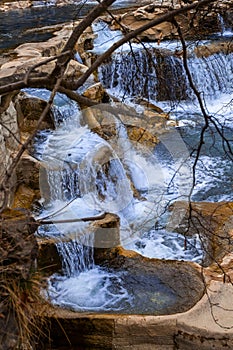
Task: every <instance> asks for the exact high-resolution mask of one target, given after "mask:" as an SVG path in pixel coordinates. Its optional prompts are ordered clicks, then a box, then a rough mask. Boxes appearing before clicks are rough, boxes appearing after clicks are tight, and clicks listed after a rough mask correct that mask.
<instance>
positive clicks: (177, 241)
mask: <svg viewBox="0 0 233 350" xmlns="http://www.w3.org/2000/svg"><path fill="white" fill-rule="evenodd" d="M126 248H127V249H131V250H134V251H136V252H138V253H140V254H141V255H144V256H146V257H148V258H157V259H166V260H169V259H172V260H173V259H175V260H188V261H189V260H191V261H195V262H198V263H201V262H202V258H203V251H202V246H201V242H200V239H199V237H198V236H194V237H188V238H186V240H185V237H184V235H181V234H178V233H175V232H168V231H166V230H165V229H159V230H151V231H149V232H145V233H144V234H143V235H142V236H141V237H140V239H138V240H136V241H135V242H131V243H130V244H128V245H126Z"/></svg>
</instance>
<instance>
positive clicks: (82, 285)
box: [48, 266, 133, 312]
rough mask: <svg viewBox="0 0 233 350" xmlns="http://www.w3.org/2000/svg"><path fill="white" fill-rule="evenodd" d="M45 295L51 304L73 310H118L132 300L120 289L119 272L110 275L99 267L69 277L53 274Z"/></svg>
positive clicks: (123, 288)
mask: <svg viewBox="0 0 233 350" xmlns="http://www.w3.org/2000/svg"><path fill="white" fill-rule="evenodd" d="M48 296H49V298H50V300H51V302H52V304H54V305H59V306H61V307H68V308H71V309H72V310H75V311H102V312H103V311H108V310H111V311H119V310H122V309H124V308H125V307H126V305H125V304H128V306H129V305H130V304H131V303H132V301H133V297H132V295H129V293H128V292H127V289H126V288H125V287H123V286H122V280H121V273H111V272H108V271H106V270H104V269H102V268H100V267H98V266H96V267H94V268H92V269H90V270H86V271H83V272H81V273H80V274H78V275H76V276H71V277H69V278H67V277H66V276H61V275H60V276H59V275H53V276H52V277H51V278H50V280H49V286H48Z"/></svg>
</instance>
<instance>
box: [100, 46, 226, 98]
mask: <svg viewBox="0 0 233 350" xmlns="http://www.w3.org/2000/svg"><path fill="white" fill-rule="evenodd" d="M188 65H189V69H190V72H191V75H192V78H193V81H194V84H195V85H196V86H197V87H198V89H200V90H201V93H202V94H203V95H204V96H205V97H206V98H213V97H215V96H216V94H219V93H232V77H233V54H232V53H231V54H228V55H224V54H222V53H218V54H214V55H210V56H208V57H203V58H198V57H196V56H195V55H194V54H192V55H191V56H190V57H189V58H188ZM99 76H100V80H101V81H102V83H103V84H104V86H105V87H106V88H108V89H111V91H115V93H118V94H120V95H121V96H130V97H143V98H146V99H149V100H152V101H153V100H154V101H180V100H187V99H193V92H192V91H191V89H190V87H189V83H188V81H187V77H186V74H185V71H184V67H183V62H182V58H181V57H177V56H176V54H171V53H167V55H165V53H162V54H161V53H160V52H159V51H158V50H157V49H150V50H149V49H147V50H137V51H135V52H126V53H123V54H122V53H121V54H115V55H114V56H113V58H112V61H110V62H108V63H105V65H103V66H102V67H101V68H100V70H99Z"/></svg>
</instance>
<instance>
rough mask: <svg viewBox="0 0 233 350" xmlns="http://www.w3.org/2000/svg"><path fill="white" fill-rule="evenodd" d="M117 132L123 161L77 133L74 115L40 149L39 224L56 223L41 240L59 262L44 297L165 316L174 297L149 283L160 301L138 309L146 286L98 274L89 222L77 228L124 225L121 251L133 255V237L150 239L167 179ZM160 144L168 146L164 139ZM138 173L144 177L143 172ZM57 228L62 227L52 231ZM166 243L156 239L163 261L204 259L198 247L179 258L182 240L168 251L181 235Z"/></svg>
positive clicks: (123, 275)
mask: <svg viewBox="0 0 233 350" xmlns="http://www.w3.org/2000/svg"><path fill="white" fill-rule="evenodd" d="M117 129H118V136H117V145H116V147H115V148H116V150H117V151H118V153H119V154H120V158H119V157H118V154H117V153H116V151H115V150H114V149H113V145H112V144H111V145H110V143H108V142H107V141H105V140H103V139H102V138H101V137H99V136H98V135H97V134H95V133H93V132H91V131H90V130H89V129H88V128H87V127H82V126H80V122H79V115H78V113H74V115H73V116H71V117H67V118H66V119H65V121H64V123H61V124H58V126H57V129H56V130H55V131H53V132H51V133H50V134H49V136H48V138H47V139H46V141H45V144H44V145H43V147H40V149H41V150H42V154H41V161H42V164H43V168H42V170H41V176H40V181H41V184H40V185H41V186H40V187H41V194H42V196H43V198H44V203H45V209H44V211H43V213H42V214H41V216H42V217H49V218H50V220H51V219H52V220H53V221H54V225H53V226H51V225H48V226H47V227H43V228H42V229H41V231H40V234H41V235H43V236H51V235H52V236H55V237H56V239H58V240H59V241H60V242H58V243H57V249H58V252H59V254H60V255H61V257H62V261H63V272H62V274H61V275H60V274H55V275H53V276H52V277H51V278H50V280H49V284H48V290H47V296H48V297H49V298H50V299H51V302H52V303H53V304H55V305H60V306H64V307H69V308H72V309H74V310H79V311H85V310H86V311H87V310H88V311H102V312H109V311H115V312H120V311H122V310H124V312H126V313H132V312H136V313H141V312H146V313H147V312H149V313H155V312H158V310H159V312H160V313H161V312H163V311H162V309H163V308H164V310H165V308H166V307H167V306H169V305H173V304H174V302H175V300H176V297H175V295H173V292H172V290H170V289H169V288H166V287H165V286H164V285H163V284H161V283H160V281H159V279H158V278H157V277H153V278H154V284H153V285H151V290H148V293H149V294H150V293H152V294H153V293H154V292H155V291H154V289H156V293H157V296H158V298H156V302H155V301H153V302H150V297H149V296H148V298H146V299H148V300H147V302H146V305H145V304H144V303H142V301H141V300H140V298H139V296H137V293H136V291H137V290H140V293H141V289H142V288H143V283H144V282H143V278H141V282H137V283H136V282H135V279H133V278H132V276H131V277H130V276H129V275H128V272H127V271H120V272H119V271H118V272H116V271H112V270H106V269H103V268H101V267H99V266H96V265H95V263H94V260H93V248H92V247H93V242H92V240H91V239H93V232H92V231H93V229H92V228H91V227H90V225H89V223H88V222H83V221H79V219H82V218H88V217H92V218H93V217H98V216H99V215H101V214H103V213H104V212H111V213H116V214H118V216H119V217H120V219H121V243H122V244H123V245H125V246H127V247H130V245H132V244H133V242H134V243H135V242H136V243H137V245H139V244H138V236H141V233H143V232H145V230H146V231H147V230H148V229H149V228H150V227H151V225H153V222H154V220H155V218H156V217H157V218H158V217H159V216H160V214H161V211H163V208H161V201H160V198H161V196H163V194H164V191H165V188H166V186H167V182H169V180H168V179H167V178H166V171H165V168H164V176H165V178H164V177H163V170H162V168H161V166H160V165H159V162H158V160H156V158H155V157H154V156H153V154H151V152H149V153H148V154H149V156H150V157H149V158H148V159H144V158H143V154H144V156H145V149H143V152H142V154H140V152H139V149H137V150H136V149H135V148H134V147H133V145H132V144H131V142H130V141H129V139H128V136H127V132H126V129H125V127H124V125H123V124H119V125H118V127H117ZM163 142H164V144H165V145H167V144H168V141H166V138H164V140H163ZM139 164H140V166H138V165H139ZM141 167H143V168H144V170H145V169H147V171H146V172H144V171H143V169H142V168H141ZM125 169H127V172H128V173H129V174H130V175H131V177H132V179H133V180H134V185H135V186H136V188H137V189H138V190H139V192H142V193H143V195H144V199H143V200H142V201H141V200H138V199H134V197H133V192H132V190H131V185H130V181H129V179H128V177H127V175H126V170H125ZM177 193H178V192H177V190H174V191H172V192H171V193H168V195H167V201H170V200H171V198H173V197H174V196H175V195H177ZM185 194H186V190H185V189H183V192H182V191H181V192H180V196H182V195H185ZM181 198H182V197H181ZM60 220H62V222H58V223H56V221H60ZM64 221H67V222H64ZM70 221H71V222H70ZM166 235H167V238H168V239H167V240H166V242H165V240H164V241H162V240H161V238H159V237H156V239H155V241H156V242H157V243H158V242H160V247H163V248H162V249H161V251H162V250H163V254H164V257H169V258H172V257H173V258H174V257H176V258H178V259H190V258H193V259H195V260H200V259H201V258H202V253H201V249H199V248H200V247H198V245H195V247H196V249H193V251H191V250H190V249H187V251H186V252H184V253H183V254H182V253H181V252H183V244H184V241H183V240H182V238H181V239H180V240H179V241H178V242H177V243H176V245H175V244H173V245H172V244H168V243H169V242H171V241H173V239H174V238H175V237H174V236H175V235H176V237H177V236H178V237H179V235H177V234H173V233H168V232H167V234H166ZM88 237H89V238H88ZM180 237H181V235H180ZM88 239H89V240H88ZM191 241H192V245H194V244H195V243H196V242H194V241H195V239H194V240H190V243H191ZM129 280H130V281H131V285H130V287H129V282H128V281H129ZM135 283H136V285H134V284H135ZM132 285H133V287H132ZM142 310H144V311H142Z"/></svg>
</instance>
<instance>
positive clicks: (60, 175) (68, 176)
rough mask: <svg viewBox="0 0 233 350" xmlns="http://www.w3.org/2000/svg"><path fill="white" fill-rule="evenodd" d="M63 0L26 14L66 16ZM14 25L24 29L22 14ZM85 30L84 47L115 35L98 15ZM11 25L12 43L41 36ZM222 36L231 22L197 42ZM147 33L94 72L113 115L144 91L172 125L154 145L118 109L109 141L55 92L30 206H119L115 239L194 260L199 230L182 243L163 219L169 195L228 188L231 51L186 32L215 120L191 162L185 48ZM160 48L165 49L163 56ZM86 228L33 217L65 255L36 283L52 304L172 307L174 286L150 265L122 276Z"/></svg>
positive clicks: (48, 210)
mask: <svg viewBox="0 0 233 350" xmlns="http://www.w3.org/2000/svg"><path fill="white" fill-rule="evenodd" d="M66 9H67V12H66V11H65V12H64V10H63V12H62V13H61V16H62V17H61V18H60V17H59V16H60V15H59V14H58V12H57V11H59V9H56V8H55V7H48V8H46V9H45V8H40V16H38V12H37V15H36V16H37V21H40V23H39V24H38V23H35V22H34V25H35V26H38V25H41V24H42V25H43V26H44V25H50V24H52V23H53V20H52V19H51V21H50V20H49V21H48V19H49V18H50V15H51V18H56V19H55V20H54V21H55V22H54V23H58V22H60V20H61V21H63V22H64V21H69V20H71V19H73V17H72V18H71V12H72V11H71V8H69V7H66ZM76 10H77V8H76ZM88 10H89V7H88V5H85V11H88ZM36 11H38V9H30V10H24V11H23V16H25V18H27V20H29V21H30V20H32V17H31V16H34V12H35V13H36ZM44 11H46V15H45V12H44ZM82 11H84V10H83V9H82ZM85 11H84V12H82V16H83V15H85ZM18 13H20V12H18ZM48 14H49V15H48ZM2 15H3V14H1V16H2ZM17 16H19V17H20V14H19V15H17ZM79 16H80V12H79ZM19 17H17V20H18V19H19ZM8 20H10V19H8ZM4 21H5V19H4ZM1 23H3V22H1ZM7 23H8V22H7ZM9 25H10V26H11V25H12V23H11V24H9ZM25 26H26V27H27V23H26V22H25ZM5 28H6V26H5ZM0 29H1V30H0V32H1V37H0V39H1V40H0V42H1V48H4V47H7V46H8V45H9V46H12V45H13V44H12V42H11V40H13V38H12V36H15V35H17V31H16V32H13V31H12V33H13V34H9V33H10V31H7V32H6V33H5V32H4V30H3V29H2V28H0ZM18 30H20V31H21V32H20V33H23V32H24V30H25V27H24V25H22V28H20V29H18ZM93 30H94V32H95V33H96V34H98V36H97V38H96V39H95V43H94V44H95V45H94V49H93V52H94V53H96V54H100V53H101V52H103V51H104V50H105V49H106V48H107V47H108V46H109V45H110V44H112V43H113V41H114V40H116V38H117V39H118V38H119V37H120V35H121V34H120V33H119V32H117V31H116V32H113V31H110V30H109V29H108V27H107V26H106V24H104V23H103V22H98V23H96V24H94V25H93ZM18 37H19V38H20V40H19V41H18V42H17V44H19V43H21V42H25V41H28V40H29V39H30V41H32V40H37V39H38V37H37V36H36V37H34V36H31V34H30V36H29V37H27V35H26V34H22V35H21V34H20V35H18ZM231 37H232V32H231V31H230V30H229V28H228V29H225V28H224V29H223V30H222V33H216V34H215V36H213V37H211V38H206V39H205V41H203V42H199V43H198V45H203V44H209V43H210V42H211V41H213V40H215V41H218V40H230V39H231ZM3 38H4V40H3ZM6 38H8V39H7V40H6ZM44 39H45V37H43V38H40V40H44ZM14 44H15V43H14ZM145 45H146V50H145V48H143V47H141V46H140V45H139V44H132V46H131V47H130V46H129V45H124V46H123V47H122V48H120V49H118V50H117V52H116V53H115V54H114V55H113V56H112V59H111V60H110V61H109V62H107V63H105V64H104V65H103V66H102V67H101V68H100V69H99V79H100V81H101V82H102V84H103V86H104V87H105V88H106V89H107V92H108V93H109V94H110V95H111V96H115V97H117V99H118V100H119V101H121V102H120V103H118V104H114V105H113V107H114V109H115V112H114V113H115V115H116V116H117V115H118V114H120V113H121V112H120V111H121V108H123V109H124V108H125V105H127V106H128V107H132V108H134V110H136V111H137V113H141V115H142V116H143V107H142V106H140V105H137V103H136V102H135V101H136V99H138V98H141V99H145V100H148V101H150V102H152V103H154V104H155V105H156V106H158V107H160V108H161V109H162V110H163V111H164V112H166V113H169V116H170V120H173V121H174V124H175V125H176V126H174V125H172V126H169V124H168V125H167V126H166V128H165V130H163V132H160V133H158V135H157V136H158V138H159V140H160V142H159V144H158V145H157V146H156V147H155V148H151V147H149V146H145V145H143V146H142V145H139V144H138V143H137V142H136V143H135V142H131V141H130V140H129V138H128V135H127V130H126V127H125V126H124V124H123V123H121V122H120V121H119V119H118V118H116V119H115V125H116V126H117V138H116V139H115V140H114V142H108V141H106V140H104V139H102V138H101V137H100V136H98V135H97V134H95V133H94V132H92V131H91V130H90V129H88V127H87V126H83V124H82V119H83V115H82V114H83V112H82V111H80V110H79V108H78V107H77V106H76V104H75V103H73V102H72V101H70V100H68V99H67V98H66V97H65V96H62V95H57V97H56V100H55V105H56V109H57V110H59V116H61V115H62V116H63V117H62V118H63V120H62V121H61V117H59V120H57V121H56V124H57V126H56V130H54V131H51V130H48V131H44V132H42V133H41V134H40V135H39V137H38V140H39V141H37V140H36V141H35V142H36V155H37V157H40V159H41V162H42V163H43V170H42V171H41V176H40V180H41V192H42V197H43V198H42V201H41V202H43V211H42V212H40V215H39V217H43V218H45V217H49V218H50V219H51V218H52V220H54V221H58V220H70V219H77V218H80V219H81V218H83V217H93V216H98V215H101V214H103V213H106V212H109V213H114V214H117V215H118V216H119V217H120V221H121V226H120V234H121V245H122V246H123V247H124V248H126V249H130V250H134V251H136V252H138V253H140V254H142V255H144V256H146V257H149V258H159V259H174V260H187V261H195V262H198V263H200V264H201V263H202V260H203V249H202V244H201V241H200V239H199V237H198V236H194V237H189V238H188V239H187V242H186V243H185V242H184V241H185V238H184V236H183V235H181V234H178V233H177V232H175V230H171V229H169V230H168V226H169V225H168V222H169V220H170V219H169V215H170V214H169V210H168V207H169V205H170V204H171V203H174V202H175V201H176V200H186V201H187V200H188V199H189V198H191V200H192V201H205V202H220V201H232V200H233V191H232V185H233V183H232V170H233V169H232V151H231V149H230V148H231V147H232V125H233V124H232V121H233V105H232V104H233V99H232V98H233V95H232V93H233V86H232V81H233V54H232V53H229V54H227V55H225V54H223V53H217V54H214V55H210V56H208V57H205V58H200V57H199V58H198V57H196V55H195V53H194V47H195V45H197V43H195V42H191V41H190V42H188V50H189V53H190V55H189V58H188V64H189V69H190V72H191V75H192V79H193V81H194V83H195V85H196V86H197V87H198V89H199V91H201V94H202V98H203V100H204V103H205V108H206V111H207V113H208V114H210V115H211V120H212V122H211V123H210V125H209V127H208V129H207V130H206V132H205V135H204V143H203V147H202V148H201V152H200V154H199V158H198V162H196V156H197V149H198V144H199V142H200V135H201V131H202V129H203V126H204V118H203V116H202V114H201V111H200V107H199V105H198V103H197V101H196V98H195V96H194V94H193V92H192V90H191V88H190V86H189V83H188V80H187V77H186V74H185V71H184V68H183V64H182V59H181V58H180V57H177V55H176V52H177V51H179V50H180V49H181V47H180V43H179V42H177V41H166V42H162V43H161V44H160V45H158V44H157V43H146V44H145ZM132 50H133V51H132ZM159 50H162V51H163V50H164V52H165V51H166V50H167V51H166V52H168V51H169V53H167V54H164V56H163V59H162V60H161V59H159V55H158V51H159ZM148 52H149V53H150V54H149V55H148ZM135 62H136V63H135ZM161 79H162V82H161ZM27 92H28V93H29V94H32V95H36V96H38V97H42V98H45V99H46V98H48V92H47V91H46V90H36V89H29V90H27ZM102 108H103V109H104V107H103V106H100V107H97V108H96V109H95V108H93V109H92V111H93V113H97V114H98V113H99V111H100V112H101V113H103V114H104V113H105V112H103V109H102ZM142 118H143V117H142ZM223 139H225V140H228V141H227V142H226V141H224V140H223ZM41 140H43V141H41ZM102 154H104V155H105V156H104V161H103V159H102V158H101V157H100V155H102ZM194 164H195V183H193V179H194V177H193V176H194V175H193V174H194V172H193V169H194V168H193V166H194ZM44 169H46V171H44ZM129 179H131V180H129ZM130 181H132V183H133V185H134V187H135V188H136V190H137V191H138V193H139V194H140V197H139V198H135V197H134V195H133V191H132V186H131V183H130ZM92 231H93V230H92V229H91V227H90V224H89V223H87V222H82V221H81V222H71V223H58V224H54V225H48V226H44V227H41V228H40V232H39V234H40V236H42V237H51V236H52V237H55V238H56V239H57V240H58V243H57V249H58V252H59V254H60V255H61V256H62V259H63V270H62V273H56V274H54V275H52V276H51V277H50V279H49V282H48V289H47V290H46V291H44V294H45V295H46V297H47V298H49V299H50V300H51V302H52V304H54V305H59V306H61V307H67V308H70V309H72V310H75V311H80V312H83V311H88V312H110V313H111V312H120V313H139V314H140V313H143V314H163V313H165V311H164V310H166V313H169V307H171V309H172V306H173V304H174V303H175V302H176V294H175V293H174V291H173V290H172V289H170V288H169V287H168V286H166V285H164V284H162V283H161V281H160V280H159V279H158V278H157V277H155V278H154V279H153V278H151V277H150V281H147V284H146V285H147V288H146V290H145V288H144V285H145V278H146V277H143V276H141V280H140V279H138V280H137V281H136V282H135V283H131V285H130V287H129V285H128V283H127V281H128V280H129V279H130V278H131V280H132V276H131V277H130V276H129V275H128V272H127V271H124V270H122V271H117V272H116V271H114V270H113V269H105V268H103V267H100V266H98V265H96V264H95V262H94V258H93V249H94V248H93V244H94V243H93V239H94V234H93V232H92ZM185 246H186V249H185Z"/></svg>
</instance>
